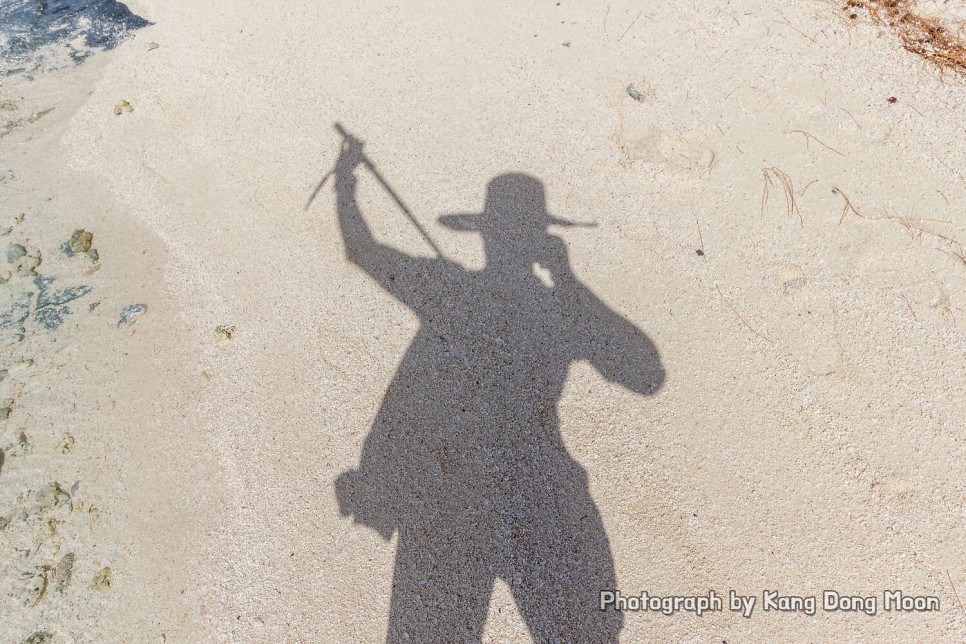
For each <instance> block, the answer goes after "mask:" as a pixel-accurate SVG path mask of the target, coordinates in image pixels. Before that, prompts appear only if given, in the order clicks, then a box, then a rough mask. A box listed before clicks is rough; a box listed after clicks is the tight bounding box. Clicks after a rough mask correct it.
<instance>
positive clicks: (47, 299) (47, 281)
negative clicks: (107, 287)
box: [34, 275, 91, 331]
mask: <svg viewBox="0 0 966 644" xmlns="http://www.w3.org/2000/svg"><path fill="white" fill-rule="evenodd" d="M55 279H56V278H53V277H48V276H46V275H38V276H37V277H35V278H34V284H35V285H36V286H37V289H38V290H39V292H38V293H37V304H36V311H35V312H34V321H35V322H37V324H39V325H41V326H42V327H44V328H45V329H47V330H48V331H53V330H54V329H56V328H58V327H59V326H60V325H62V324H63V323H64V320H65V318H66V317H67V316H68V315H70V314H71V310H70V307H67V306H64V304H67V303H68V302H72V301H74V300H76V299H77V298H80V297H84V296H85V295H87V294H88V293H90V292H91V287H90V286H86V285H85V286H71V287H69V288H62V289H58V290H56V291H55V290H52V289H51V288H50V285H51V284H52V283H53V282H54V280H55Z"/></svg>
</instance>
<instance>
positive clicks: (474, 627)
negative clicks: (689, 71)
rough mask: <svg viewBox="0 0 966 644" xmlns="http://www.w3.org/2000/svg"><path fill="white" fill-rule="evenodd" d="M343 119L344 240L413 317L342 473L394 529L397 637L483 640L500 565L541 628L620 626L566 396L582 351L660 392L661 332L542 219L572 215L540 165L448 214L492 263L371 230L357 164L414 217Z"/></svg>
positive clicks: (597, 630) (349, 501)
mask: <svg viewBox="0 0 966 644" xmlns="http://www.w3.org/2000/svg"><path fill="white" fill-rule="evenodd" d="M342 132H343V139H344V142H343V145H342V149H341V151H340V155H339V159H338V160H337V162H336V164H335V167H334V168H333V170H332V173H331V176H333V177H334V179H335V188H336V198H337V210H338V217H339V226H340V230H341V233H342V237H343V241H344V243H345V248H346V255H347V257H348V259H349V260H350V261H351V262H352V263H353V264H354V265H355V266H357V267H358V268H359V269H361V270H362V271H363V272H365V273H366V274H367V275H368V276H369V277H370V278H371V279H373V280H375V281H376V282H377V283H378V284H380V286H382V288H383V289H385V290H386V291H387V292H388V293H389V294H390V295H392V296H393V297H394V298H396V299H398V300H399V301H401V302H403V303H405V304H406V305H407V306H408V307H409V308H410V309H411V310H412V311H413V312H414V313H415V314H416V315H417V316H418V317H419V321H420V326H419V330H418V332H417V333H416V336H415V338H414V339H413V341H412V343H411V344H410V345H409V347H408V349H407V350H406V353H405V355H404V356H403V358H402V360H401V361H400V364H399V367H398V368H397V370H396V373H395V375H394V376H393V378H392V381H391V382H390V383H389V386H388V387H387V389H386V392H385V395H384V397H383V400H382V403H381V405H380V408H379V411H378V413H377V414H376V418H375V419H374V421H373V424H372V428H371V431H370V432H369V434H368V436H367V437H366V440H365V443H364V445H363V448H362V457H361V460H360V463H359V466H358V468H356V469H353V470H350V471H348V472H346V473H344V474H342V475H341V476H340V477H339V478H338V480H337V481H336V485H335V488H336V490H335V491H336V496H337V499H338V502H339V508H340V512H341V514H342V515H343V516H352V517H353V518H354V520H356V521H358V522H360V523H362V524H364V525H366V526H368V527H370V528H372V529H374V530H376V531H377V532H378V533H379V534H380V535H381V536H382V537H383V538H384V539H387V540H388V539H390V538H391V537H392V535H393V534H398V545H397V555H396V563H395V568H394V571H393V589H392V599H391V604H390V615H389V629H388V634H387V640H388V641H391V642H395V641H403V640H406V639H410V640H412V641H479V640H480V638H481V635H482V628H483V624H484V621H485V619H486V613H487V606H488V603H489V597H490V593H491V591H492V588H493V583H494V581H495V580H496V579H502V580H503V581H504V582H505V583H506V584H507V585H508V586H509V588H510V590H511V591H512V593H513V597H514V600H515V602H516V604H517V606H518V607H519V609H520V612H521V613H522V615H523V617H524V619H525V620H526V623H527V626H528V628H529V630H530V633H531V635H532V636H533V637H534V639H535V640H537V641H541V642H542V641H576V642H613V641H616V640H617V636H618V633H619V631H620V629H621V626H622V623H623V618H622V615H621V614H620V613H619V612H615V611H613V610H608V611H601V610H599V608H598V602H599V593H600V591H601V590H605V589H614V588H615V587H616V583H617V582H616V578H615V572H614V561H613V557H612V555H611V550H610V545H609V542H608V539H607V535H606V532H605V531H604V526H603V523H602V521H601V518H600V513H599V512H598V510H597V507H596V505H595V504H594V501H593V499H592V498H591V496H590V492H589V489H588V483H587V476H586V473H585V471H584V469H583V468H582V467H581V466H580V465H579V464H578V463H577V462H576V461H575V460H574V459H573V458H572V457H571V456H570V454H569V453H568V452H567V450H566V448H565V446H564V443H563V440H562V437H561V434H560V423H559V418H558V415H557V404H558V401H559V399H560V396H561V394H562V392H563V387H564V383H565V380H566V377H567V372H568V369H569V367H570V365H571V364H572V363H573V362H575V361H579V360H586V361H589V362H590V363H591V364H593V365H594V366H595V367H596V369H597V370H598V371H599V372H600V373H601V374H602V375H603V376H604V377H605V378H606V379H608V380H609V381H612V382H614V383H617V384H620V385H622V386H624V387H627V388H628V389H630V390H632V391H635V392H637V393H639V394H642V395H650V394H653V393H654V392H656V391H657V390H658V388H659V387H660V386H661V384H662V383H663V381H664V370H663V368H662V366H661V363H660V360H659V358H658V354H657V351H656V349H655V347H654V346H653V344H652V343H651V341H650V340H649V339H648V338H647V336H646V335H645V334H644V333H642V332H641V331H640V330H638V329H637V328H636V327H635V326H634V325H633V324H631V323H630V322H628V321H627V320H625V319H624V318H622V317H621V316H620V315H618V314H617V313H616V312H614V311H613V310H611V309H610V308H609V307H608V306H607V305H606V304H604V303H603V302H602V301H601V300H600V299H598V298H597V297H596V296H595V295H594V294H593V293H592V292H591V291H590V290H589V289H588V288H587V287H586V286H584V285H583V284H582V283H581V282H580V281H579V280H578V279H577V278H576V276H575V275H574V274H573V272H572V270H571V268H570V264H569V260H568V257H567V252H566V247H565V245H564V244H563V242H562V241H561V240H560V239H559V238H558V237H556V236H554V235H551V234H550V233H549V231H548V228H549V226H569V225H574V224H572V223H571V222H567V221H564V220H561V219H557V218H555V217H553V216H551V215H549V214H548V213H547V212H546V207H545V199H544V189H543V184H542V183H541V182H540V181H539V180H537V179H536V178H534V177H532V176H529V175H526V174H521V173H508V174H502V175H499V176H497V177H495V178H494V179H493V180H492V181H490V183H489V185H488V187H487V191H486V199H485V204H484V207H483V210H482V212H478V213H463V214H456V215H447V216H445V217H442V218H441V219H440V221H441V223H442V224H443V225H446V226H448V227H450V228H452V229H455V230H462V231H472V232H475V233H478V234H480V235H481V236H482V238H483V243H484V248H485V252H486V265H485V267H484V268H483V269H482V270H479V271H471V270H467V269H465V268H463V267H462V266H461V265H459V264H457V263H455V262H452V261H450V260H449V259H446V258H445V257H444V256H443V255H442V253H439V251H438V250H437V255H438V256H437V257H435V258H425V257H417V256H410V255H407V254H405V253H403V252H400V251H398V250H396V249H394V248H392V247H390V246H386V245H384V244H381V243H380V242H378V241H376V240H375V238H374V237H373V235H372V233H371V231H370V229H369V226H368V224H367V223H366V221H365V219H364V218H363V216H362V214H361V213H360V212H359V209H358V207H357V202H356V178H355V172H356V171H357V169H358V168H360V167H364V168H366V169H367V170H368V171H370V172H373V173H374V174H375V175H376V176H377V178H378V179H379V180H380V181H381V182H382V183H383V186H384V187H385V188H386V189H387V190H389V191H390V193H391V194H392V195H393V196H394V199H395V200H396V203H397V205H399V206H400V207H401V208H403V211H404V213H405V214H406V215H407V216H409V217H410V219H411V220H412V221H413V222H414V223H417V225H418V222H416V221H415V219H414V218H413V217H412V214H411V213H410V212H409V211H408V209H406V208H405V206H404V205H403V204H402V202H401V200H399V199H398V197H396V196H395V192H394V191H392V190H391V188H390V187H389V186H388V184H386V183H385V182H384V181H383V180H382V178H381V175H378V172H377V170H376V168H375V166H374V165H373V164H372V162H371V161H370V160H369V159H368V158H367V157H366V156H365V154H364V153H363V151H362V144H361V143H360V142H359V141H358V140H357V139H354V138H353V137H351V136H349V135H348V134H347V133H345V132H344V130H342ZM420 231H421V232H422V233H423V234H424V236H426V238H427V239H429V237H428V235H426V232H425V231H424V230H423V229H422V228H421V227H420ZM430 243H431V240H430ZM433 248H434V249H435V248H436V247H435V245H433ZM534 265H540V266H542V267H543V269H544V271H545V272H549V276H550V281H551V282H552V284H551V285H548V284H547V283H546V281H544V280H541V279H540V278H538V277H537V276H536V275H535V274H534Z"/></svg>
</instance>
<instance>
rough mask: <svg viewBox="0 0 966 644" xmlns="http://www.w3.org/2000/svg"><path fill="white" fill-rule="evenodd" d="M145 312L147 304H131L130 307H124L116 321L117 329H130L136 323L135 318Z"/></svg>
mask: <svg viewBox="0 0 966 644" xmlns="http://www.w3.org/2000/svg"><path fill="white" fill-rule="evenodd" d="M147 310H148V306H147V304H131V305H130V306H126V307H124V309H123V310H122V311H121V317H120V319H119V320H118V321H117V328H119V329H126V328H128V327H130V326H131V325H132V324H134V323H135V322H136V321H137V320H136V318H137V317H138V316H139V315H142V314H143V313H144V312H145V311H147Z"/></svg>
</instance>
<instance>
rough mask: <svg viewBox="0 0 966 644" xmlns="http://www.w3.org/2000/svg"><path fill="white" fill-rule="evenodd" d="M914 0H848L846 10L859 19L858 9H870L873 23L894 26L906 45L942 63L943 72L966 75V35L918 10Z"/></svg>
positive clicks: (940, 64) (907, 47)
mask: <svg viewBox="0 0 966 644" xmlns="http://www.w3.org/2000/svg"><path fill="white" fill-rule="evenodd" d="M915 6H916V2H915V1H914V0H847V2H846V3H845V6H844V7H843V11H845V12H847V13H848V15H849V18H851V19H853V20H855V19H857V18H858V14H856V13H855V11H856V10H857V9H864V10H865V11H866V12H868V14H869V17H870V18H871V19H872V22H873V23H875V24H877V25H885V26H887V27H889V28H890V29H892V31H894V32H895V33H896V34H897V35H898V36H899V38H900V40H902V46H903V47H905V48H906V49H907V50H908V51H911V52H912V53H914V54H918V55H919V56H922V57H923V58H925V59H926V60H929V61H931V62H933V63H935V64H936V65H938V66H939V69H940V70H941V71H943V72H945V71H947V70H950V69H951V70H953V71H956V72H959V73H960V74H966V37H964V35H963V33H962V32H961V31H957V30H955V29H953V28H951V27H948V26H946V25H943V23H942V22H941V21H940V20H938V19H936V18H935V17H932V16H926V15H923V14H921V13H918V12H917V11H916V10H915Z"/></svg>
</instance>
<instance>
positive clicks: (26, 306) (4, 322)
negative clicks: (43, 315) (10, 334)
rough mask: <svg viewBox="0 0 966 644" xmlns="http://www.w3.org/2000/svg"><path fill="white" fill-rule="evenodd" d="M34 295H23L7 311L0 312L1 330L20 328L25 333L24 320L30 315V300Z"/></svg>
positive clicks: (26, 293)
mask: <svg viewBox="0 0 966 644" xmlns="http://www.w3.org/2000/svg"><path fill="white" fill-rule="evenodd" d="M33 296H34V294H33V293H30V292H25V293H21V294H20V295H19V296H17V299H16V300H14V301H13V304H11V305H10V308H8V309H7V310H6V311H2V312H0V330H4V329H16V328H18V327H19V328H20V332H21V333H23V323H24V320H26V319H27V317H28V316H29V315H30V300H31V299H33Z"/></svg>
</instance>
